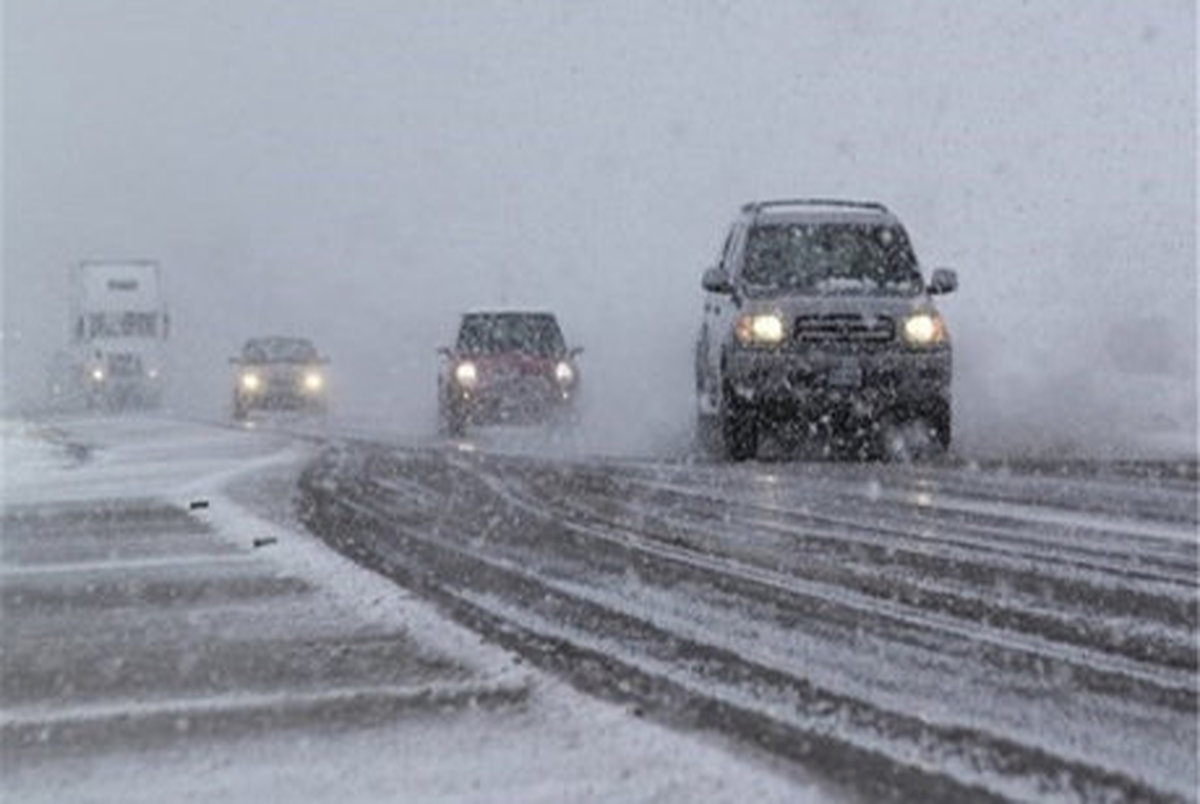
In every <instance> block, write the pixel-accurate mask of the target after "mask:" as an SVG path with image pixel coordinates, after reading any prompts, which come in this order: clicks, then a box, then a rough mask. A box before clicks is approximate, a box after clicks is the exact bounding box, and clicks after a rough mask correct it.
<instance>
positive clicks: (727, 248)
mask: <svg viewBox="0 0 1200 804" xmlns="http://www.w3.org/2000/svg"><path fill="white" fill-rule="evenodd" d="M744 230H745V227H744V226H742V225H741V224H740V223H735V224H733V225H732V226H731V227H730V228H729V234H728V235H726V237H725V245H724V246H723V248H722V249H721V258H720V261H719V262H718V263H717V265H716V270H717V271H720V272H721V273H722V274H723V275H724V277H725V278H726V279H728V280H729V281H730V282H732V281H733V278H734V275H735V271H734V267H735V265H736V255H737V253H738V251H739V249H740V247H741V241H742V240H743V234H744ZM736 310H737V303H736V302H735V300H734V298H733V296H732V295H731V294H730V293H728V292H716V291H713V290H709V289H707V288H706V289H705V290H704V316H703V320H702V322H701V325H700V335H699V338H698V339H697V343H696V392H697V394H698V395H699V396H700V400H699V401H700V404H701V407H702V409H703V412H704V413H706V414H708V413H715V412H716V406H717V404H718V403H719V400H720V376H721V351H722V348H723V345H724V338H725V336H726V335H727V334H728V333H729V332H731V331H732V329H731V327H732V321H733V317H734V315H735V314H736Z"/></svg>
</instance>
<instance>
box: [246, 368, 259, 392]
mask: <svg viewBox="0 0 1200 804" xmlns="http://www.w3.org/2000/svg"><path fill="white" fill-rule="evenodd" d="M241 382H242V390H243V391H257V390H258V387H259V386H260V385H261V384H262V380H260V379H259V378H258V375H257V374H255V373H254V372H253V371H247V372H245V373H244V374H242V380H241Z"/></svg>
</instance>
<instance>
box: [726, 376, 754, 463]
mask: <svg viewBox="0 0 1200 804" xmlns="http://www.w3.org/2000/svg"><path fill="white" fill-rule="evenodd" d="M719 421H720V424H721V445H722V447H723V450H724V452H725V456H726V457H728V458H729V459H730V460H731V461H747V460H750V459H751V458H753V457H754V456H755V455H757V454H758V417H757V416H756V415H755V413H754V411H753V410H752V409H751V408H749V407H748V406H746V405H743V404H741V403H739V402H738V401H737V399H736V398H734V396H733V394H732V393H730V392H729V391H728V390H726V391H725V392H724V393H723V394H721V413H720V416H719Z"/></svg>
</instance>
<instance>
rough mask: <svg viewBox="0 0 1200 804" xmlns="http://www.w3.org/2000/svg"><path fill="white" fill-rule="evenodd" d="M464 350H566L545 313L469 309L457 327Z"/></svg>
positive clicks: (539, 352) (549, 352)
mask: <svg viewBox="0 0 1200 804" xmlns="http://www.w3.org/2000/svg"><path fill="white" fill-rule="evenodd" d="M458 351H459V352H461V353H464V354H501V353H504V352H519V353H522V354H531V355H538V356H540V357H553V356H555V355H560V354H562V353H563V352H565V351H566V345H565V343H564V342H563V336H562V331H561V330H560V329H559V328H558V322H557V321H556V320H555V318H554V316H552V315H549V314H547V313H470V314H468V315H465V316H463V319H462V326H461V327H460V328H459V331H458Z"/></svg>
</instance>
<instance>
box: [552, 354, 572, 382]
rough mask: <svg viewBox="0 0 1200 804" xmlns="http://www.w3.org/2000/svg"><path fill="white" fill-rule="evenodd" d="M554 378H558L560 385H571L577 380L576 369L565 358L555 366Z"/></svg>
mask: <svg viewBox="0 0 1200 804" xmlns="http://www.w3.org/2000/svg"><path fill="white" fill-rule="evenodd" d="M554 379H556V380H558V384H559V385H570V384H571V383H573V382H575V369H573V368H571V364H570V363H568V362H566V361H565V360H562V361H559V363H558V364H557V365H556V366H555V367H554Z"/></svg>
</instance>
